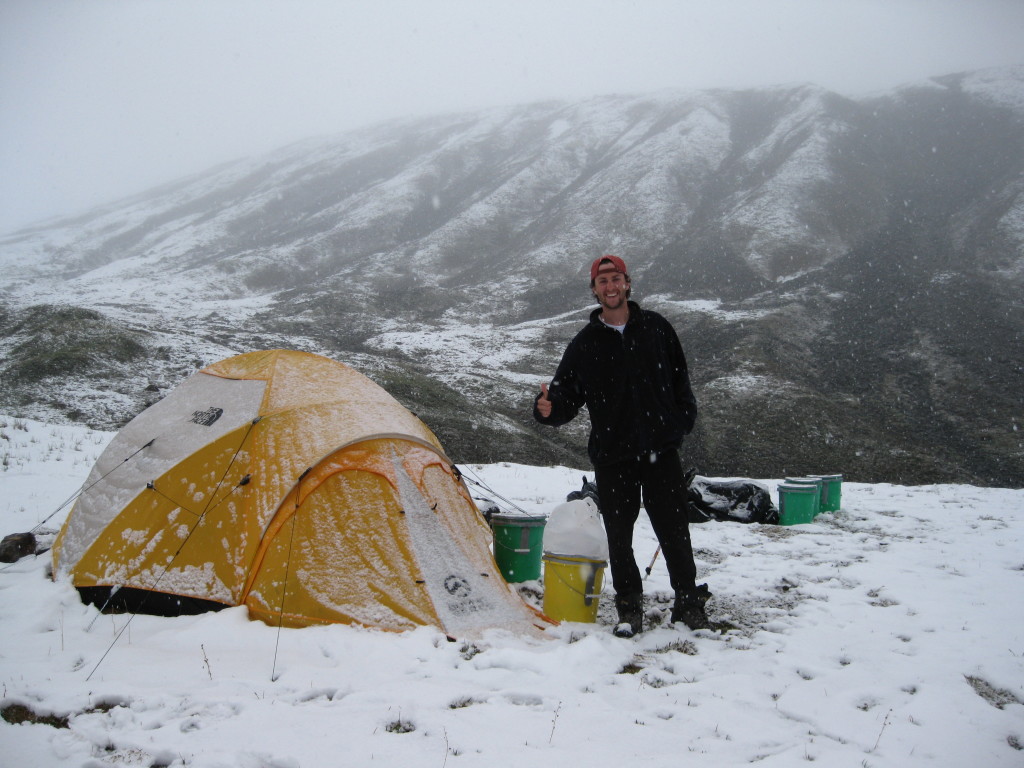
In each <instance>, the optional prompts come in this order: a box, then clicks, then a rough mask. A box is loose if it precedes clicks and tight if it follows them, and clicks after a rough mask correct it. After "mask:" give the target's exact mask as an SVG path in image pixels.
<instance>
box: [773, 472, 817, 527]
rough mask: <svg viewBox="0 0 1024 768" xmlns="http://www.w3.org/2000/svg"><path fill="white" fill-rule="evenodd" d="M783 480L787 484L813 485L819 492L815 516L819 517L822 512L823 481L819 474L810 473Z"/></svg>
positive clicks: (815, 505)
mask: <svg viewBox="0 0 1024 768" xmlns="http://www.w3.org/2000/svg"><path fill="white" fill-rule="evenodd" d="M783 482H784V483H785V484H786V485H808V486H811V487H813V488H814V489H815V490H816V491H817V492H818V496H817V499H816V500H815V504H814V516H815V517H817V516H818V515H819V514H820V513H821V511H822V508H821V498H822V487H823V483H822V481H821V478H820V477H818V476H817V475H808V476H807V477H787V478H786V479H785V480H784V481H783Z"/></svg>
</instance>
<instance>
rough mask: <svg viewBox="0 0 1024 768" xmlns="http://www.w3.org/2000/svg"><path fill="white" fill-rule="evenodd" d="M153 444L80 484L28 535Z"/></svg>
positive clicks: (151, 441)
mask: <svg viewBox="0 0 1024 768" xmlns="http://www.w3.org/2000/svg"><path fill="white" fill-rule="evenodd" d="M154 442H156V438H155V437H154V438H153V439H152V440H150V441H149V442H148V443H146V444H145V445H141V446H139V447H138V448H137V449H136V450H135V451H133V452H132V453H131V454H130V455H128V456H125V457H124V458H123V459H121V461H120V462H119V463H118V464H116V465H115V466H114V467H112V468H111V469H110V470H108V471H107V472H106V473H105V474H104V475H102V476H100V477H98V478H97V479H96V480H94V481H93V482H91V483H89V484H88V485H86V484H85V483H82V485H81V486H80V487H79V488H78V490H77V491H75V492H74V493H72V494H71V495H70V496H68V497H67V498H66V499H65V500H64V501H63V502H61V504H60V506H58V507H57V508H56V509H55V510H53V511H52V512H51V513H50V514H48V515H47V516H46V517H44V518H43V519H42V520H40V521H39V522H38V523H36V524H35V525H34V526H32V528H31V529H30V530H29V533H32V534H34V533H35V532H36V531H38V530H39V529H40V528H42V527H43V526H44V525H46V523H47V522H49V521H50V519H51V518H52V517H53V516H54V515H56V514H57V513H58V512H60V511H61V510H62V509H64V507H66V506H67V505H68V504H71V503H72V502H74V501H75V500H76V499H78V498H79V497H80V496H81V495H82V494H83V493H86V492H88V491H89V490H90V489H91V488H93V487H94V486H95V485H96V484H97V483H100V482H102V481H104V480H106V479H107V477H109V476H110V475H111V474H113V473H114V472H116V471H117V470H118V469H120V468H121V467H123V466H124V465H125V464H127V463H128V462H129V461H131V460H132V459H134V458H135V457H136V456H137V455H139V454H140V453H142V451H144V450H145V449H146V448H149V447H150V446H151V445H153V443H154ZM15 565H17V563H11V564H9V565H5V566H3V567H2V568H0V571H6V570H8V569H9V568H13V567H14V566H15Z"/></svg>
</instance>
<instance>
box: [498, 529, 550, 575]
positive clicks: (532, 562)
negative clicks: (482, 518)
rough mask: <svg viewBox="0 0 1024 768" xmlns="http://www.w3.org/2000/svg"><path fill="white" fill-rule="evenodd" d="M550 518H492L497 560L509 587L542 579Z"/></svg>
mask: <svg viewBox="0 0 1024 768" xmlns="http://www.w3.org/2000/svg"><path fill="white" fill-rule="evenodd" d="M546 522H547V518H544V517H527V516H526V515H492V516H491V531H493V533H494V561H495V562H496V563H497V564H498V570H500V571H501V575H502V576H503V577H504V578H505V581H507V582H508V583H509V584H516V583H519V582H522V581H533V580H535V579H539V578H540V556H541V553H542V552H543V549H542V542H543V539H544V523H546Z"/></svg>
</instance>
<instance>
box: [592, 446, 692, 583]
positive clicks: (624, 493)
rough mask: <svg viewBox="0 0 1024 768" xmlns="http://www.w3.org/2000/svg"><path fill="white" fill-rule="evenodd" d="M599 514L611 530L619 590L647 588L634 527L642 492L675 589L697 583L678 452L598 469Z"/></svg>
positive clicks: (610, 544) (614, 576) (614, 580)
mask: <svg viewBox="0 0 1024 768" xmlns="http://www.w3.org/2000/svg"><path fill="white" fill-rule="evenodd" d="M594 474H595V479H596V482H597V493H598V496H599V497H600V500H601V516H602V517H603V518H604V528H605V532H606V533H607V534H608V552H609V559H610V562H609V565H610V566H611V571H612V585H613V586H614V587H615V594H616V595H620V596H625V595H635V594H638V593H642V592H643V590H644V587H643V579H642V578H641V576H640V569H639V568H638V567H637V564H636V557H635V555H634V554H633V527H634V525H635V524H636V521H637V518H638V517H639V516H640V500H641V494H642V498H643V503H644V507H645V508H646V509H647V516H648V517H649V518H650V519H651V526H652V527H653V528H654V533H655V535H656V536H657V537H658V542H659V543H660V544H661V553H662V555H663V556H664V558H665V564H666V566H668V576H669V582H670V583H671V585H672V589H673V590H674V591H676V592H689V591H691V590H692V589H693V588H694V584H695V581H696V578H697V566H696V564H695V563H694V562H693V547H692V545H691V544H690V525H689V520H688V518H687V511H686V497H687V487H686V476H685V474H684V472H683V466H682V464H681V463H680V461H679V454H678V452H676V451H666V452H664V453H659V454H657V455H656V456H652V457H643V458H641V459H636V460H630V461H622V462H618V463H616V464H610V465H608V466H604V467H595V468H594Z"/></svg>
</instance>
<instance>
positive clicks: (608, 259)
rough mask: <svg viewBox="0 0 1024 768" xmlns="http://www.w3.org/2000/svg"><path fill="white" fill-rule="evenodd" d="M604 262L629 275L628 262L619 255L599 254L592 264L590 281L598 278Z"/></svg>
mask: <svg viewBox="0 0 1024 768" xmlns="http://www.w3.org/2000/svg"><path fill="white" fill-rule="evenodd" d="M604 264H610V265H611V267H612V269H613V270H615V271H616V272H621V273H622V274H624V275H628V274H629V272H628V271H627V270H626V262H624V261H623V260H622V259H620V258H619V257H618V256H612V255H611V254H609V255H607V256H598V257H597V258H596V259H594V263H593V264H591V265H590V281H591V282H593V281H594V280H596V279H597V273H598V272H600V271H601V266H602V265H604Z"/></svg>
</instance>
